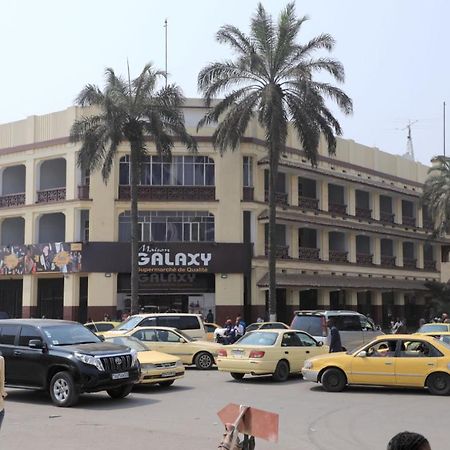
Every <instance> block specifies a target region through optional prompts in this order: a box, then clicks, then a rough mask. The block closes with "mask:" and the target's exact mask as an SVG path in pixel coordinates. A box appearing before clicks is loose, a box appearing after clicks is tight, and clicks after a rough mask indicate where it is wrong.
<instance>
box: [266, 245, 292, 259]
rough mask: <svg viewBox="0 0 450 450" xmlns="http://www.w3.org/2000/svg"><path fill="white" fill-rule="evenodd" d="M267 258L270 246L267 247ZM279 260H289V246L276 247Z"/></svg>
mask: <svg viewBox="0 0 450 450" xmlns="http://www.w3.org/2000/svg"><path fill="white" fill-rule="evenodd" d="M265 252H266V256H268V255H269V246H268V245H266V247H265ZM276 256H277V258H281V259H287V258H289V246H288V245H277V247H276Z"/></svg>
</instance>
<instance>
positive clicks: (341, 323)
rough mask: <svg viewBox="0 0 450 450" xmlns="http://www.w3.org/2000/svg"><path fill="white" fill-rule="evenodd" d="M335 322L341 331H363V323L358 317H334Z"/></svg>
mask: <svg viewBox="0 0 450 450" xmlns="http://www.w3.org/2000/svg"><path fill="white" fill-rule="evenodd" d="M333 320H334V321H335V323H336V327H337V329H338V330H339V331H361V321H360V320H359V316H357V315H351V316H345V315H342V316H335V317H333Z"/></svg>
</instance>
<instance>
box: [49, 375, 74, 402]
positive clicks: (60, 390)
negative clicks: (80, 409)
mask: <svg viewBox="0 0 450 450" xmlns="http://www.w3.org/2000/svg"><path fill="white" fill-rule="evenodd" d="M49 391H50V397H51V398H52V402H53V403H54V404H55V405H56V406H60V407H62V408H67V407H69V406H72V405H74V404H75V403H77V402H78V397H79V396H80V393H79V389H78V387H77V385H76V384H75V381H74V380H73V377H72V375H71V374H70V373H69V372H58V373H56V374H55V375H53V377H52V379H51V381H50V387H49Z"/></svg>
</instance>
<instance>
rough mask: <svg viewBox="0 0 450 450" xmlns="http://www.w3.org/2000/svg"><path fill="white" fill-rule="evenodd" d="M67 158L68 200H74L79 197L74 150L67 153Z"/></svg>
mask: <svg viewBox="0 0 450 450" xmlns="http://www.w3.org/2000/svg"><path fill="white" fill-rule="evenodd" d="M65 159H66V200H74V199H76V198H77V197H78V192H77V184H78V180H77V170H78V168H77V164H76V154H75V151H74V150H71V151H70V153H67V154H66V156H65Z"/></svg>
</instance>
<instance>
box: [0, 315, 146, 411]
mask: <svg viewBox="0 0 450 450" xmlns="http://www.w3.org/2000/svg"><path fill="white" fill-rule="evenodd" d="M0 352H1V353H2V355H3V357H4V358H5V368H6V374H5V378H6V380H5V381H6V385H7V386H10V387H20V388H30V389H42V390H46V391H48V392H49V393H50V396H51V399H52V401H53V403H54V404H55V405H57V406H72V405H74V404H75V403H77V401H78V397H79V395H80V394H81V393H83V392H98V391H106V392H107V393H108V394H109V396H110V397H112V398H123V397H126V396H127V395H128V394H129V393H130V392H131V389H132V387H133V384H134V383H135V382H136V381H138V379H139V363H138V359H137V353H136V351H135V350H132V349H130V348H129V347H126V346H124V345H116V344H112V343H106V342H102V340H101V339H100V338H99V337H98V336H96V335H95V334H94V333H92V332H91V331H89V330H88V329H87V328H86V327H84V326H83V325H81V324H79V323H76V322H69V321H65V320H51V319H8V320H0Z"/></svg>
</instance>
